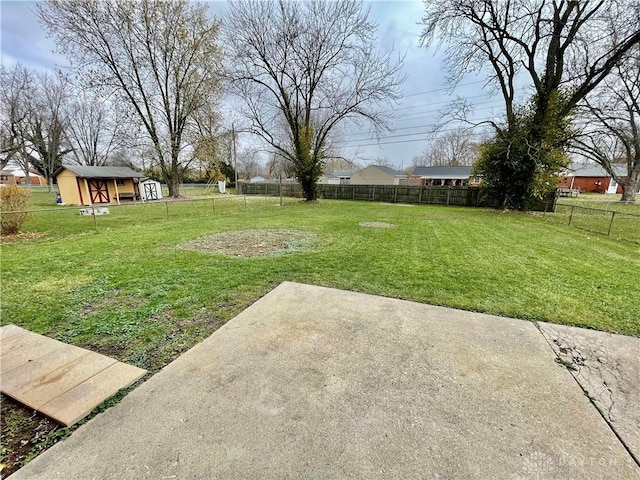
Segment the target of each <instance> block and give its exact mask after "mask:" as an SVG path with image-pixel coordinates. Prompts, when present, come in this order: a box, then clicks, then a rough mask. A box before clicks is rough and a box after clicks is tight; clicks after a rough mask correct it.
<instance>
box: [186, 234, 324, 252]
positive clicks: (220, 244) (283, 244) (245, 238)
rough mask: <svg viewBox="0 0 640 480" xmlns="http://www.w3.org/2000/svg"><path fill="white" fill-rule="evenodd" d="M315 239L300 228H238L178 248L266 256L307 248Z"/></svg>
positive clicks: (197, 239) (201, 238)
mask: <svg viewBox="0 0 640 480" xmlns="http://www.w3.org/2000/svg"><path fill="white" fill-rule="evenodd" d="M314 238H315V236H314V235H313V234H312V233H310V232H303V231H300V230H270V229H265V230H258V229H255V230H235V231H231V232H224V233H218V234H216V235H208V236H206V237H200V238H196V239H195V240H191V241H190V242H187V243H183V244H182V245H179V248H182V249H184V250H195V251H200V252H207V253H217V254H221V255H227V256H229V257H240V258H253V257H267V256H273V255H282V254H285V253H292V252H297V251H301V250H305V249H307V248H308V247H309V245H310V244H311V243H312V241H313V239H314Z"/></svg>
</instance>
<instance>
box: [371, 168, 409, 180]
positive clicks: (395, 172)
mask: <svg viewBox="0 0 640 480" xmlns="http://www.w3.org/2000/svg"><path fill="white" fill-rule="evenodd" d="M367 168H377V169H379V170H382V171H383V172H385V173H388V174H389V175H393V176H394V177H406V175H405V174H404V173H402V172H400V171H398V170H394V169H393V168H390V167H385V166H383V165H370V166H369V167H367Z"/></svg>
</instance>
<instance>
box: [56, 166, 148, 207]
mask: <svg viewBox="0 0 640 480" xmlns="http://www.w3.org/2000/svg"><path fill="white" fill-rule="evenodd" d="M54 177H55V179H56V182H57V184H58V191H59V192H60V196H61V197H62V202H63V203H66V204H68V205H95V204H104V203H118V204H119V203H120V201H121V200H131V201H135V200H140V190H139V188H138V185H139V182H140V179H141V178H144V177H145V176H144V175H143V174H142V173H140V172H136V171H135V170H132V169H131V168H129V167H87V166H76V165H64V166H62V167H60V168H59V169H58V170H56V172H55V173H54Z"/></svg>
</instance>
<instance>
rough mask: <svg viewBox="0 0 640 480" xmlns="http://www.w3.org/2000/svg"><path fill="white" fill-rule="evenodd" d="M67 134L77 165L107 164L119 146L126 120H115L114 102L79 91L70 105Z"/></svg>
mask: <svg viewBox="0 0 640 480" xmlns="http://www.w3.org/2000/svg"><path fill="white" fill-rule="evenodd" d="M68 116H69V124H68V127H67V138H68V139H69V143H70V144H71V146H72V148H73V157H74V158H75V161H76V162H77V163H78V164H80V165H91V166H97V165H107V164H108V163H109V161H110V160H111V157H112V155H113V154H114V153H115V152H116V151H118V150H122V148H123V146H124V142H125V140H126V135H125V128H126V126H125V123H124V122H122V121H118V120H117V118H116V112H115V111H114V107H113V105H111V104H109V103H108V102H105V101H104V100H102V99H100V98H98V97H97V96H93V95H90V94H88V93H87V92H84V93H81V94H78V95H77V96H76V100H75V101H73V102H72V103H71V105H70V106H69V112H68Z"/></svg>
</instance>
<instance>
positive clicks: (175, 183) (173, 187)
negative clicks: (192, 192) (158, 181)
mask: <svg viewBox="0 0 640 480" xmlns="http://www.w3.org/2000/svg"><path fill="white" fill-rule="evenodd" d="M167 188H168V189H169V196H170V197H173V198H178V197H179V196H180V180H179V179H178V178H177V176H175V177H173V176H172V177H169V178H167Z"/></svg>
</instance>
